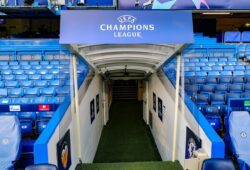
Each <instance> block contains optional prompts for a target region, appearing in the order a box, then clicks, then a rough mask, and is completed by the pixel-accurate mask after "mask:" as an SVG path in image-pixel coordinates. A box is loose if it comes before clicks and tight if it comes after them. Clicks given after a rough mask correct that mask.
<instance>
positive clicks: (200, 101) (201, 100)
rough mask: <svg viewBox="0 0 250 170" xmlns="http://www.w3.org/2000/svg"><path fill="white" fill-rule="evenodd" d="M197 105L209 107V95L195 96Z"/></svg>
mask: <svg viewBox="0 0 250 170" xmlns="http://www.w3.org/2000/svg"><path fill="white" fill-rule="evenodd" d="M192 98H193V100H194V101H195V103H196V104H197V105H208V103H209V96H208V95H207V94H195V95H193V96H192Z"/></svg>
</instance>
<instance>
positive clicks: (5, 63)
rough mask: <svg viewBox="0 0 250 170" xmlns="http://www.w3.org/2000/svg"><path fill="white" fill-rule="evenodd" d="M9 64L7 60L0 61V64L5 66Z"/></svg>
mask: <svg viewBox="0 0 250 170" xmlns="http://www.w3.org/2000/svg"><path fill="white" fill-rule="evenodd" d="M7 65H9V63H8V61H0V66H7Z"/></svg>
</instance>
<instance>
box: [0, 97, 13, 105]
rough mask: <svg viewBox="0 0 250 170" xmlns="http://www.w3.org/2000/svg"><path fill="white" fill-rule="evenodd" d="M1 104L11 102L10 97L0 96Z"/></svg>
mask: <svg viewBox="0 0 250 170" xmlns="http://www.w3.org/2000/svg"><path fill="white" fill-rule="evenodd" d="M0 104H11V100H10V98H0Z"/></svg>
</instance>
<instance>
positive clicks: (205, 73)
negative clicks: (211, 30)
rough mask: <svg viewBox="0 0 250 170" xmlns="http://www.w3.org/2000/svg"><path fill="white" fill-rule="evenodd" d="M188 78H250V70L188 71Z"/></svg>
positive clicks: (186, 74)
mask: <svg viewBox="0 0 250 170" xmlns="http://www.w3.org/2000/svg"><path fill="white" fill-rule="evenodd" d="M185 76H186V77H193V76H199V77H207V76H216V77H223V76H250V70H246V71H244V70H237V71H211V70H210V71H186V72H185Z"/></svg>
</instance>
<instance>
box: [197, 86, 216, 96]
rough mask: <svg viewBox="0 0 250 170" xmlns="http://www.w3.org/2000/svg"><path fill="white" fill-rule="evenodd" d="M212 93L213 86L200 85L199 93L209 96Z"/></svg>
mask: <svg viewBox="0 0 250 170" xmlns="http://www.w3.org/2000/svg"><path fill="white" fill-rule="evenodd" d="M213 92H214V86H213V85H201V86H200V93H206V94H210V93H213Z"/></svg>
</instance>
